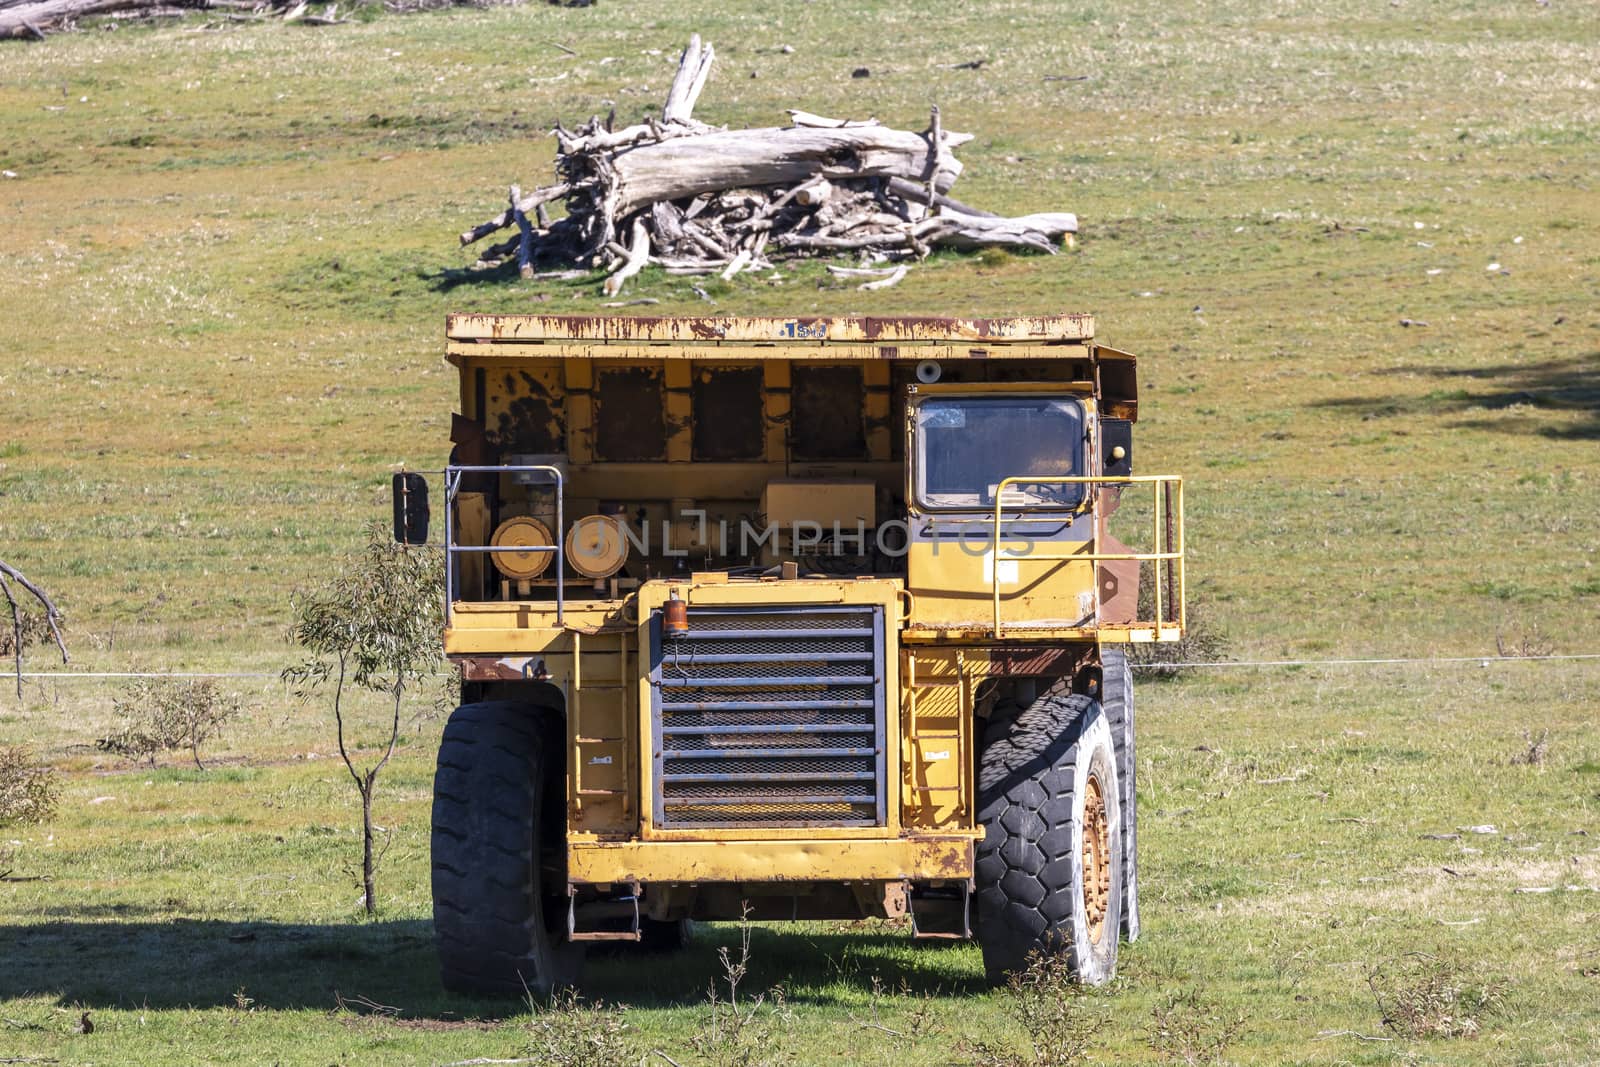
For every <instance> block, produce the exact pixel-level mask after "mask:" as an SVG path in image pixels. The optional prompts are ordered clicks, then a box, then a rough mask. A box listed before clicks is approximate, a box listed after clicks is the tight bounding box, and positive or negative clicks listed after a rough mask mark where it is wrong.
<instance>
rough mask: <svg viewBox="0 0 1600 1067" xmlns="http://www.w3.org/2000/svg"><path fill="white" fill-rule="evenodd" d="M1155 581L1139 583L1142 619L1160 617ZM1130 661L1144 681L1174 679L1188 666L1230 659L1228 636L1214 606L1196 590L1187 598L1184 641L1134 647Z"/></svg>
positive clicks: (1140, 616) (1130, 649)
mask: <svg viewBox="0 0 1600 1067" xmlns="http://www.w3.org/2000/svg"><path fill="white" fill-rule="evenodd" d="M1153 585H1154V583H1152V582H1147V581H1141V582H1140V583H1139V618H1141V619H1153V618H1155V617H1156V608H1155V593H1154V591H1153ZM1127 649H1128V662H1129V663H1130V664H1132V665H1133V667H1134V669H1135V670H1137V671H1138V672H1139V677H1140V678H1162V679H1171V678H1177V677H1179V676H1180V675H1182V674H1183V673H1184V672H1185V671H1186V670H1188V669H1189V668H1187V667H1183V666H1180V665H1181V664H1185V663H1216V662H1218V661H1220V660H1224V659H1226V658H1227V657H1228V635H1227V634H1226V633H1224V632H1223V630H1222V627H1221V626H1219V625H1218V624H1217V621H1216V619H1215V618H1214V617H1213V616H1212V614H1211V606H1210V605H1209V604H1208V603H1207V602H1206V600H1205V599H1204V598H1203V597H1201V596H1200V595H1199V594H1198V593H1197V592H1196V591H1195V589H1193V588H1190V589H1189V590H1188V595H1187V596H1186V597H1185V598H1184V628H1183V639H1182V640H1181V641H1163V642H1158V643H1138V644H1130V645H1128V646H1127Z"/></svg>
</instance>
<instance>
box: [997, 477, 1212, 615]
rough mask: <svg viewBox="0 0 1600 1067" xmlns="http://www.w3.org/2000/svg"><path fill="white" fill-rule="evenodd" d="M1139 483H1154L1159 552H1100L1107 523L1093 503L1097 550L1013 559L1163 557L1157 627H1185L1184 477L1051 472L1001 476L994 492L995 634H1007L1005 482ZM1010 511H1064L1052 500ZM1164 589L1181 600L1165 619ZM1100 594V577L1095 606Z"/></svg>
mask: <svg viewBox="0 0 1600 1067" xmlns="http://www.w3.org/2000/svg"><path fill="white" fill-rule="evenodd" d="M1135 484H1145V485H1149V486H1150V493H1151V499H1152V501H1153V503H1154V505H1155V506H1154V509H1153V512H1152V516H1151V525H1152V539H1151V544H1153V545H1155V546H1156V548H1157V551H1154V552H1102V551H1100V529H1101V527H1102V526H1103V525H1104V523H1103V522H1102V521H1101V518H1100V516H1099V515H1098V514H1097V513H1096V509H1095V507H1094V506H1093V505H1090V506H1089V507H1088V509H1087V512H1088V513H1089V514H1092V515H1094V533H1093V542H1092V543H1093V546H1094V551H1092V552H1073V553H1070V554H1068V555H1044V554H1034V553H1029V554H1028V555H1027V556H1026V557H1014V558H1018V559H1023V558H1026V559H1032V560H1042V561H1045V562H1065V561H1069V560H1082V561H1084V562H1087V563H1099V562H1102V561H1115V560H1126V561H1137V562H1140V563H1144V562H1150V563H1158V562H1161V561H1165V562H1166V564H1167V578H1166V581H1165V582H1163V581H1162V580H1161V570H1160V568H1159V567H1158V568H1156V583H1155V590H1154V592H1155V609H1156V619H1155V622H1156V629H1158V630H1160V629H1164V628H1165V627H1166V625H1167V624H1168V623H1169V622H1175V623H1177V625H1178V629H1179V630H1180V631H1181V630H1182V629H1183V628H1184V626H1185V624H1186V622H1187V618H1186V616H1187V610H1186V608H1185V599H1186V598H1185V592H1186V588H1185V576H1184V559H1183V554H1184V533H1183V477H1182V476H1181V475H1177V474H1140V475H1133V474H1124V475H1073V476H1066V475H1061V476H1053V477H1045V476H1040V477H1026V476H1024V477H1015V478H1002V479H1001V480H1000V483H999V484H998V485H997V486H995V491H994V531H993V535H992V537H991V539H990V543H989V552H990V557H991V559H993V561H994V563H993V566H992V567H991V568H990V575H989V578H990V591H991V593H992V594H993V597H994V635H995V636H996V637H999V636H1001V634H1002V633H1003V627H1002V625H1001V622H1000V527H1001V524H1002V522H1004V516H1005V511H1006V503H1005V494H1006V487H1007V486H1011V485H1115V486H1123V485H1135ZM1173 487H1176V488H1177V494H1176V495H1177V506H1176V507H1173V506H1172V497H1173V494H1172V490H1173ZM1163 488H1165V489H1166V490H1167V492H1166V493H1162V492H1161V490H1162V489H1163ZM1163 497H1165V499H1166V507H1165V508H1163V505H1162V501H1163ZM1085 502H1087V496H1086V501H1085ZM1010 510H1011V512H1012V513H1013V515H1021V514H1025V513H1027V512H1028V511H1049V510H1060V509H1059V508H1057V507H1054V506H1053V505H1050V504H1031V505H1030V504H1017V505H1013V506H1012V507H1011V508H1010ZM1174 518H1176V523H1174V521H1173V520H1174ZM1163 520H1164V521H1163ZM1174 528H1176V535H1174V532H1173V531H1174ZM1174 540H1176V544H1174ZM1163 545H1165V546H1166V547H1165V550H1164V551H1162V550H1161V547H1162V546H1163ZM1174 563H1176V564H1177V567H1176V576H1174V567H1173V564H1174ZM1163 590H1165V592H1166V594H1167V595H1166V597H1165V599H1166V600H1167V602H1168V606H1169V607H1170V606H1173V604H1172V601H1173V600H1176V602H1177V603H1176V605H1175V606H1176V608H1177V610H1176V612H1174V615H1175V617H1174V618H1172V619H1170V620H1169V619H1168V618H1167V617H1166V612H1164V611H1163V610H1162V600H1163V597H1162V595H1161V594H1162V591H1163ZM1174 594H1176V595H1175V596H1174ZM1099 595H1100V594H1099V579H1098V577H1097V578H1096V581H1095V599H1096V603H1097V604H1098V601H1099ZM1136 621H1137V620H1136ZM1095 622H1096V625H1098V624H1099V619H1098V614H1097V617H1096V620H1095Z"/></svg>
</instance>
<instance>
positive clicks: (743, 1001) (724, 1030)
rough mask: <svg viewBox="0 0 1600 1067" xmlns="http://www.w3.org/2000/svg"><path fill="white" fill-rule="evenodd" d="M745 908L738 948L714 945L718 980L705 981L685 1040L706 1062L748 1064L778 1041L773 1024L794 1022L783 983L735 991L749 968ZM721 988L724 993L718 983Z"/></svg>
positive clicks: (733, 1066) (723, 1066) (716, 1066)
mask: <svg viewBox="0 0 1600 1067" xmlns="http://www.w3.org/2000/svg"><path fill="white" fill-rule="evenodd" d="M752 929H753V928H752V925H751V923H750V910H749V908H748V907H746V908H745V912H744V917H743V918H742V919H741V920H740V922H739V949H738V953H737V954H735V953H734V952H733V951H732V950H731V949H729V948H728V946H726V945H724V946H722V947H721V948H719V949H717V959H718V960H719V961H721V963H722V982H721V985H720V986H719V984H718V982H717V980H716V979H715V978H713V979H712V980H711V983H710V986H709V988H707V990H706V1007H707V1012H706V1016H705V1018H704V1019H702V1020H701V1021H700V1029H699V1031H698V1032H697V1033H696V1034H695V1035H694V1037H692V1038H690V1039H689V1043H690V1045H691V1046H692V1047H693V1048H694V1051H695V1053H696V1055H698V1056H699V1057H700V1058H701V1059H702V1060H703V1061H704V1062H705V1063H708V1064H711V1065H712V1067H753V1065H755V1064H758V1063H764V1062H768V1061H769V1060H770V1058H771V1056H772V1054H773V1050H774V1046H775V1045H776V1044H777V1043H778V1034H777V1032H776V1031H777V1028H778V1027H779V1026H787V1025H788V1024H790V1023H792V1022H793V1021H794V1016H793V1013H791V1012H790V1011H789V1006H788V1002H787V1000H786V998H785V995H784V991H783V987H782V986H774V987H773V988H771V989H769V990H767V991H766V992H765V993H757V994H756V995H755V996H753V997H752V996H750V995H749V994H748V993H746V994H743V996H742V997H741V994H740V992H739V988H740V986H741V985H742V984H743V983H744V980H745V978H746V977H748V975H749V973H750V934H751V932H752ZM722 987H726V993H725V994H724V992H723V988H722Z"/></svg>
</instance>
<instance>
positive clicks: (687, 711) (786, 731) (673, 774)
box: [651, 606, 886, 829]
mask: <svg viewBox="0 0 1600 1067" xmlns="http://www.w3.org/2000/svg"><path fill="white" fill-rule="evenodd" d="M651 632H652V635H653V642H652V644H653V648H652V653H653V655H652V660H653V662H652V666H651V682H652V685H651V689H652V692H653V693H654V708H653V711H654V716H653V718H654V734H655V746H654V748H655V753H656V756H655V795H654V798H653V800H654V805H655V823H656V825H657V826H660V827H663V828H667V829H686V828H726V827H750V828H760V827H770V826H881V825H883V824H884V816H885V812H884V808H885V795H886V785H885V782H884V684H883V617H882V612H881V611H880V609H878V608H874V607H861V608H841V607H832V606H829V607H782V608H771V607H764V608H759V609H733V608H718V609H700V608H693V609H690V611H689V633H688V634H687V635H685V636H682V637H676V638H663V637H662V635H661V622H660V613H659V612H658V613H657V615H656V618H655V619H654V620H653V623H652V626H651Z"/></svg>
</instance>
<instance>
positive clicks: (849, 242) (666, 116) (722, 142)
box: [0, 0, 1077, 296]
mask: <svg viewBox="0 0 1600 1067" xmlns="http://www.w3.org/2000/svg"><path fill="white" fill-rule="evenodd" d="M3 2H4V0H0V3H3ZM714 58H715V51H714V50H713V49H712V47H711V46H710V45H708V44H702V42H701V41H700V38H699V36H698V35H696V36H695V37H693V38H692V39H691V40H690V42H689V46H688V47H687V48H685V49H684V51H683V54H682V56H681V57H680V58H679V64H678V70H677V74H676V76H675V77H674V78H673V81H672V86H671V88H670V89H669V90H668V92H667V98H666V103H665V105H664V106H663V108H662V111H661V116H660V117H659V118H654V117H651V118H647V119H646V120H645V121H643V122H640V123H637V124H635V125H632V126H627V127H624V128H622V129H615V128H614V127H613V125H612V123H611V122H610V121H609V120H606V121H602V120H601V119H599V118H598V117H596V118H592V119H590V120H589V121H588V122H587V123H585V124H583V125H582V126H580V127H578V128H576V129H571V130H569V129H567V128H565V127H562V126H560V125H558V126H557V127H556V129H555V130H554V131H552V132H553V134H554V136H555V138H556V142H557V146H558V153H557V157H556V171H557V173H558V176H559V179H560V180H558V181H556V182H554V183H552V184H548V185H545V186H543V187H541V188H539V189H536V190H534V191H533V192H532V193H530V194H528V195H527V196H523V195H522V194H521V193H520V192H518V191H517V190H516V189H515V187H513V193H512V196H511V198H510V203H509V204H508V206H507V207H506V209H505V210H504V211H502V212H501V213H500V214H499V215H496V216H494V217H493V218H490V219H488V220H486V221H484V222H482V223H480V224H478V225H477V226H474V227H472V228H471V229H469V230H467V231H466V232H464V233H462V234H461V243H462V244H463V245H467V244H472V243H473V242H476V241H479V240H482V239H483V238H485V237H487V236H489V235H490V234H494V233H497V232H499V231H501V230H503V229H506V228H507V227H511V226H516V227H517V228H518V237H517V238H514V239H512V240H504V241H500V242H499V243H496V244H494V245H493V246H492V247H490V248H488V249H487V250H486V251H485V252H484V253H483V254H482V255H481V256H480V257H479V265H480V266H493V265H496V264H498V263H503V262H505V261H506V260H508V259H509V258H511V257H512V256H515V258H516V260H517V262H518V265H519V266H520V268H521V271H522V273H523V274H524V276H534V275H535V267H534V265H535V263H536V262H542V261H554V262H555V264H557V265H570V264H577V265H578V266H581V267H588V268H590V269H597V268H604V269H607V270H608V271H610V277H609V278H608V279H607V281H606V292H607V294H608V295H613V296H614V295H616V293H617V292H619V291H620V290H621V289H622V287H623V285H625V284H626V282H627V281H628V280H629V279H630V278H632V277H634V276H635V275H636V274H638V272H639V270H641V269H642V268H643V266H645V265H646V264H654V265H656V266H659V267H661V268H663V269H664V270H666V271H668V272H670V273H684V274H701V273H720V274H721V275H722V276H723V277H725V278H731V277H733V276H735V275H737V274H738V273H740V272H741V271H745V270H757V269H766V268H767V267H769V266H770V265H771V264H770V262H769V261H768V258H767V256H768V250H769V249H770V250H771V252H772V254H773V255H781V256H803V255H825V256H832V255H837V254H839V253H842V252H862V253H867V254H870V255H873V256H876V257H877V258H879V259H880V260H881V259H885V258H888V259H895V258H905V257H912V256H915V257H918V258H920V257H923V256H926V255H927V254H928V253H929V251H931V250H932V249H933V248H935V247H938V246H949V247H954V248H972V247H978V246H983V245H1010V246H1015V247H1020V248H1030V249H1036V250H1038V251H1041V252H1054V251H1055V249H1056V245H1057V244H1058V243H1059V242H1061V241H1062V239H1063V238H1068V237H1069V235H1070V234H1072V233H1074V232H1076V230H1077V218H1076V216H1074V215H1071V214H1068V213H1064V212H1053V213H1041V214H1034V215H1024V216H1021V217H1018V218H1002V217H1000V216H997V215H994V214H992V213H990V212H987V211H983V210H981V209H979V208H975V207H972V206H971V205H968V204H964V203H962V202H960V201H959V200H955V199H954V198H952V197H951V196H950V195H949V190H950V188H951V187H952V186H953V185H954V184H955V182H956V180H957V179H958V178H959V177H960V176H961V171H962V165H961V162H960V160H958V159H957V158H956V157H955V149H957V148H959V147H960V146H961V145H963V144H966V143H967V142H968V141H970V140H972V138H973V135H972V134H970V133H956V132H951V131H948V130H945V129H944V127H943V122H942V119H941V117H940V115H939V111H938V109H937V108H934V109H933V112H932V119H931V121H930V123H929V127H928V129H927V130H924V131H922V132H920V133H917V132H912V131H908V130H896V129H892V128H890V127H887V126H884V125H882V124H880V123H879V122H878V121H877V120H876V119H870V118H869V119H863V120H852V119H832V118H827V117H825V116H821V115H814V114H811V113H809V112H805V111H799V110H791V111H790V112H789V116H790V121H791V125H789V126H780V127H766V128H760V129H745V130H728V129H721V128H714V127H711V126H708V125H706V124H705V123H703V122H701V121H700V120H698V119H696V118H695V117H694V114H693V111H694V107H695V104H696V102H697V101H698V99H699V97H700V93H701V91H702V90H703V89H704V88H705V85H706V83H707V80H708V78H709V77H710V71H711V65H712V60H713V59H714ZM557 201H564V202H565V206H566V215H565V216H564V217H562V218H557V219H554V220H552V219H551V217H550V214H549V207H550V205H552V204H554V203H555V202H557ZM530 212H531V213H532V215H533V218H531V219H530V218H529V213H530ZM903 277H905V274H904V272H903V270H900V269H898V268H891V273H890V274H889V275H888V276H886V277H883V278H881V279H879V282H874V283H868V285H867V286H865V287H867V288H873V289H877V288H887V287H888V286H889V285H893V284H896V283H898V282H899V280H900V279H901V278H903ZM891 279H892V280H891ZM880 283H881V284H880Z"/></svg>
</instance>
